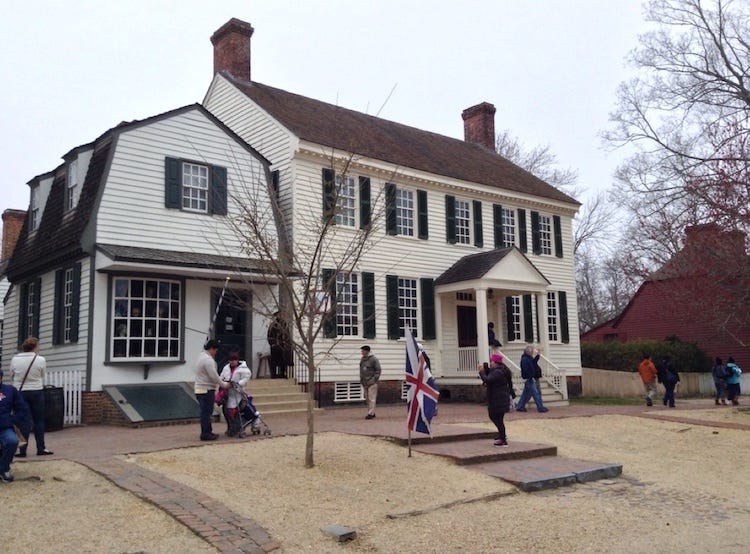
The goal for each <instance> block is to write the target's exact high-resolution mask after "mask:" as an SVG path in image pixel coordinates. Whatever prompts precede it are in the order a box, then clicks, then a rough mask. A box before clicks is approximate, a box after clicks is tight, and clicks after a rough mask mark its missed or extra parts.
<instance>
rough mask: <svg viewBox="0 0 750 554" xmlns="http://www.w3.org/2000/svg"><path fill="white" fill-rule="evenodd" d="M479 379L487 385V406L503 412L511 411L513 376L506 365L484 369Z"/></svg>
mask: <svg viewBox="0 0 750 554" xmlns="http://www.w3.org/2000/svg"><path fill="white" fill-rule="evenodd" d="M479 377H480V378H481V379H482V382H484V384H485V385H487V405H488V406H489V407H490V408H491V409H496V410H500V411H502V412H508V411H510V397H511V391H512V389H513V375H512V374H511V372H510V369H508V368H507V367H506V366H505V364H500V365H499V366H493V367H490V368H489V369H483V370H482V371H480V372H479Z"/></svg>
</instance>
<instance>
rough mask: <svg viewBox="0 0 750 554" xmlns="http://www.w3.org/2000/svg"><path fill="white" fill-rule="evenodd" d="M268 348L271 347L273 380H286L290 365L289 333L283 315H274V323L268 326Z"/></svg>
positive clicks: (277, 313)
mask: <svg viewBox="0 0 750 554" xmlns="http://www.w3.org/2000/svg"><path fill="white" fill-rule="evenodd" d="M266 338H267V339H268V346H270V347H271V359H270V364H271V379H285V378H286V368H287V365H288V364H289V363H290V358H291V349H290V347H289V332H288V329H287V326H286V322H285V321H284V320H283V319H282V318H281V314H280V313H279V312H276V313H275V314H273V321H272V322H271V325H269V326H268V333H267V335H266Z"/></svg>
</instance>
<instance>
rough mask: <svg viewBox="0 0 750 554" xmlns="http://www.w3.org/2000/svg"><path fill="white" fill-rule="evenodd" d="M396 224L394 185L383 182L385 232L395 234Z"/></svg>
mask: <svg viewBox="0 0 750 554" xmlns="http://www.w3.org/2000/svg"><path fill="white" fill-rule="evenodd" d="M396 227H397V224H396V185H394V184H393V183H386V184H385V233H386V234H387V235H395V234H396V232H397V229H396Z"/></svg>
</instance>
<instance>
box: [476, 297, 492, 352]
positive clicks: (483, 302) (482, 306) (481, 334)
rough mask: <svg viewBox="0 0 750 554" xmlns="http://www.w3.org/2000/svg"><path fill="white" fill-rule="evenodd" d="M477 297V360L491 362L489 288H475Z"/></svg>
mask: <svg viewBox="0 0 750 554" xmlns="http://www.w3.org/2000/svg"><path fill="white" fill-rule="evenodd" d="M474 292H475V293H476V297H477V362H479V363H480V364H481V363H482V362H489V361H490V357H489V352H490V342H489V340H488V339H487V323H488V321H487V289H486V288H484V289H474Z"/></svg>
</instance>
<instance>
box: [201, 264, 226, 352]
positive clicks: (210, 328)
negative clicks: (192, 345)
mask: <svg viewBox="0 0 750 554" xmlns="http://www.w3.org/2000/svg"><path fill="white" fill-rule="evenodd" d="M227 285H229V275H227V278H226V279H224V286H223V287H222V289H221V296H219V301H218V302H217V303H216V309H215V310H214V317H213V318H211V324H210V325H209V326H208V336H207V337H206V340H209V339H210V338H211V335H213V332H214V325H216V318H217V317H218V315H219V310H220V309H221V304H222V303H223V302H224V295H225V294H226V292H227Z"/></svg>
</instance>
